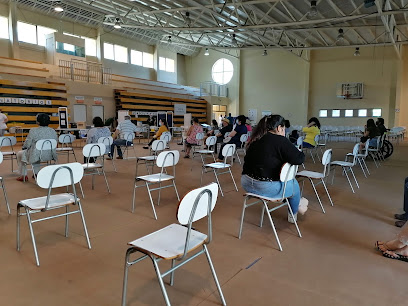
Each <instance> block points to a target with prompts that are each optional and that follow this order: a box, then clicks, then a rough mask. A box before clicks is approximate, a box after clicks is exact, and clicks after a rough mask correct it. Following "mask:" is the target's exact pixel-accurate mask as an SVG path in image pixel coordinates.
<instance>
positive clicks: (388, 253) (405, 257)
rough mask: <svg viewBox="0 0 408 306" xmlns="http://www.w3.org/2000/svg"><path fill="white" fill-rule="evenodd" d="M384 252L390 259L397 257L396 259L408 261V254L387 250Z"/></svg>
mask: <svg viewBox="0 0 408 306" xmlns="http://www.w3.org/2000/svg"><path fill="white" fill-rule="evenodd" d="M382 254H383V256H384V257H386V258H389V259H396V260H401V261H405V262H408V256H405V255H400V254H397V253H394V252H392V251H385V252H383V253H382Z"/></svg>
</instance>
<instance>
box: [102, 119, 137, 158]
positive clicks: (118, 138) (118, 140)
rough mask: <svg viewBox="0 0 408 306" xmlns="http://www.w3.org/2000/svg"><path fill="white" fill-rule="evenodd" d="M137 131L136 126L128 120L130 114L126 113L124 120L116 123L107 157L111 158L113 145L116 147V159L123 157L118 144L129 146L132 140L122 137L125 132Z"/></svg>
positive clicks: (113, 149)
mask: <svg viewBox="0 0 408 306" xmlns="http://www.w3.org/2000/svg"><path fill="white" fill-rule="evenodd" d="M136 131H137V126H136V125H134V124H133V123H132V121H130V116H129V115H126V116H125V120H123V121H122V122H121V123H119V124H118V127H117V128H116V131H115V133H114V134H113V139H115V140H114V141H113V144H112V146H111V151H110V153H109V157H108V158H107V159H112V157H113V155H114V153H115V146H116V147H117V148H118V157H117V159H123V156H122V150H121V149H120V146H130V145H132V142H130V141H127V140H126V139H124V138H123V137H124V134H126V133H135V132H136Z"/></svg>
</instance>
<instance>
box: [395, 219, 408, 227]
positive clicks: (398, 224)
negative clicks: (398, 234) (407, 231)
mask: <svg viewBox="0 0 408 306" xmlns="http://www.w3.org/2000/svg"><path fill="white" fill-rule="evenodd" d="M406 222H407V221H405V220H403V221H401V220H400V221H395V226H396V227H403V226H404V225H405V223H406Z"/></svg>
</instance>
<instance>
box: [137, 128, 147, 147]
mask: <svg viewBox="0 0 408 306" xmlns="http://www.w3.org/2000/svg"><path fill="white" fill-rule="evenodd" d="M143 132H145V129H144V128H143V127H141V126H137V127H136V129H135V133H136V135H135V138H137V139H138V140H139V143H140V140H141V139H143V138H144V135H143V134H142V133H143Z"/></svg>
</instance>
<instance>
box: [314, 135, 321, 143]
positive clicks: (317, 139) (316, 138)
mask: <svg viewBox="0 0 408 306" xmlns="http://www.w3.org/2000/svg"><path fill="white" fill-rule="evenodd" d="M319 139H320V135H316V136H315V137H314V141H315V143H316V144H318V143H319Z"/></svg>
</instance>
